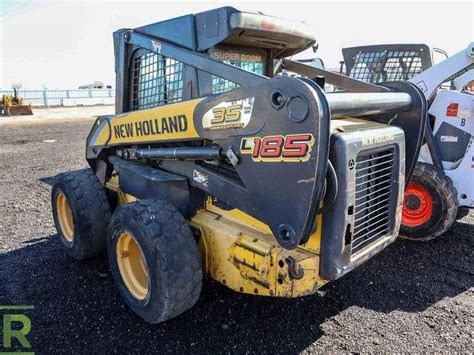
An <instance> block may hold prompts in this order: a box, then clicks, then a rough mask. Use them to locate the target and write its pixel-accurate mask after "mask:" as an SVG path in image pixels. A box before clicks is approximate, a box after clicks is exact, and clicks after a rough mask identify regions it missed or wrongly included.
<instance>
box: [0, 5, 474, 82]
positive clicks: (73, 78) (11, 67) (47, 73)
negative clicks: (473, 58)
mask: <svg viewBox="0 0 474 355" xmlns="http://www.w3.org/2000/svg"><path fill="white" fill-rule="evenodd" d="M226 5H230V6H234V7H236V8H238V9H241V10H248V11H253V12H255V11H261V12H263V13H265V14H268V15H272V16H278V17H283V18H287V19H292V20H297V21H304V22H306V23H307V24H309V25H311V26H312V27H313V29H314V34H315V36H316V38H317V40H318V43H319V50H318V52H317V56H318V57H320V58H322V59H323V60H324V62H325V64H326V67H330V68H338V67H339V64H338V63H339V61H340V60H341V59H342V55H341V48H343V47H350V46H355V45H366V44H377V43H426V44H428V45H429V46H430V47H439V48H442V49H444V50H446V51H448V53H449V54H454V53H456V52H458V51H459V50H461V49H463V48H465V47H466V46H467V45H468V44H469V42H470V41H472V40H473V38H474V36H473V34H474V29H473V17H474V15H473V13H474V1H464V2H455V1H444V2H430V1H421V2H420V1H418V2H417V1H409V2H406V1H396V2H395V1H394V2H389V1H387V2H381V1H378V2H356V1H351V2H347V1H345V2H339V1H331V2H328V1H314V0H313V1H311V2H297V1H291V0H287V1H283V2H275V1H273V2H258V1H252V2H244V1H240V2H235V1H234V2H232V1H231V2H223V1H215V2H198V1H194V2H181V1H172V2H159V1H156V0H155V1H144V2H143V1H120V2H117V1H82V2H79V1H65V0H64V1H55V2H53V1H41V0H37V1H25V0H16V1H6V0H0V21H1V23H0V88H3V89H8V88H10V86H11V83H13V82H20V83H22V84H23V86H24V87H26V88H31V89H33V88H41V87H42V86H43V85H45V86H46V87H48V88H50V89H52V88H75V87H77V86H79V85H81V84H88V83H91V82H93V81H95V80H99V81H103V82H105V83H106V84H112V85H114V84H115V74H114V54H113V43H112V32H113V31H114V30H116V29H119V28H124V27H128V28H133V27H138V26H142V25H145V24H148V23H153V22H158V21H161V20H165V19H169V18H173V17H177V16H180V15H185V14H188V13H196V12H200V11H204V10H208V9H212V8H216V7H221V6H226ZM301 56H302V57H310V56H312V53H311V52H309V53H307V54H303V55H300V57H301Z"/></svg>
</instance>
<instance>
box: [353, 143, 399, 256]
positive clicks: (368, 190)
mask: <svg viewBox="0 0 474 355" xmlns="http://www.w3.org/2000/svg"><path fill="white" fill-rule="evenodd" d="M394 155H395V154H394V149H393V148H390V149H385V150H383V151H378V152H373V151H362V152H360V153H359V155H358V156H357V159H356V189H355V192H356V195H355V204H354V231H353V234H352V246H351V254H354V253H357V252H358V251H360V250H362V249H364V248H366V247H368V246H369V245H371V244H372V243H374V242H375V241H377V240H378V239H380V238H382V237H383V236H385V235H387V234H388V233H389V231H390V203H391V200H392V190H393V184H392V180H393V179H392V178H393V171H394V168H393V166H394V161H395V159H394V158H395V156H394Z"/></svg>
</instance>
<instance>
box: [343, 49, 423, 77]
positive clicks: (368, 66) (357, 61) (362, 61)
mask: <svg viewBox="0 0 474 355" xmlns="http://www.w3.org/2000/svg"><path fill="white" fill-rule="evenodd" d="M422 71H423V63H422V58H421V56H420V54H419V53H418V52H417V51H390V50H383V51H372V52H360V53H357V54H356V56H355V58H354V65H353V67H352V68H351V70H350V73H349V76H350V77H352V78H354V79H358V80H361V81H365V82H369V83H382V82H385V81H394V80H409V79H411V77H413V76H414V75H415V74H418V73H420V72H422Z"/></svg>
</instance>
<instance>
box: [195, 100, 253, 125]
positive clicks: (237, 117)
mask: <svg viewBox="0 0 474 355" xmlns="http://www.w3.org/2000/svg"><path fill="white" fill-rule="evenodd" d="M254 101H255V98H254V97H246V98H244V99H240V100H234V101H225V102H221V103H220V104H218V105H216V106H214V107H213V108H211V109H210V110H209V111H207V112H206V113H205V114H204V116H203V118H202V126H203V128H204V129H209V130H217V129H230V128H244V127H246V126H247V125H248V124H249V122H250V118H251V117H252V110H253V104H254Z"/></svg>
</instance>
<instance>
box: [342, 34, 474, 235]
mask: <svg viewBox="0 0 474 355" xmlns="http://www.w3.org/2000/svg"><path fill="white" fill-rule="evenodd" d="M342 52H343V56H344V64H345V68H346V70H345V74H346V75H347V76H349V77H352V78H355V79H358V80H362V81H365V82H369V83H374V84H381V83H383V82H387V81H394V80H407V81H409V82H411V83H413V84H415V85H417V86H418V87H419V88H420V89H421V90H422V91H423V93H424V95H425V97H426V99H427V101H428V104H429V110H428V114H429V120H427V125H426V130H425V144H424V145H423V147H422V149H421V152H420V156H419V158H418V163H417V165H416V168H415V171H414V173H413V176H412V179H411V182H410V183H409V184H408V186H407V188H406V190H405V199H404V205H403V217H402V226H401V229H400V233H401V234H402V236H403V237H406V238H409V239H414V240H423V241H425V240H431V239H433V238H436V237H437V236H439V235H442V234H443V233H444V232H445V231H446V230H447V229H448V228H449V227H450V226H451V225H452V223H453V222H454V220H455V219H456V216H457V215H458V213H457V212H458V206H459V207H461V206H464V207H468V208H473V207H474V144H473V143H474V91H473V82H474V42H471V43H470V44H469V45H468V46H467V48H465V49H463V50H462V51H460V52H458V53H457V54H455V55H453V56H451V57H448V58H447V59H446V60H444V61H442V62H440V63H438V64H436V65H434V66H432V58H431V56H430V50H429V48H428V47H427V46H426V45H419V44H395V45H371V46H362V47H351V48H344V49H343V50H342ZM446 84H449V85H448V86H447V87H446ZM460 215H461V214H459V216H460Z"/></svg>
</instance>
